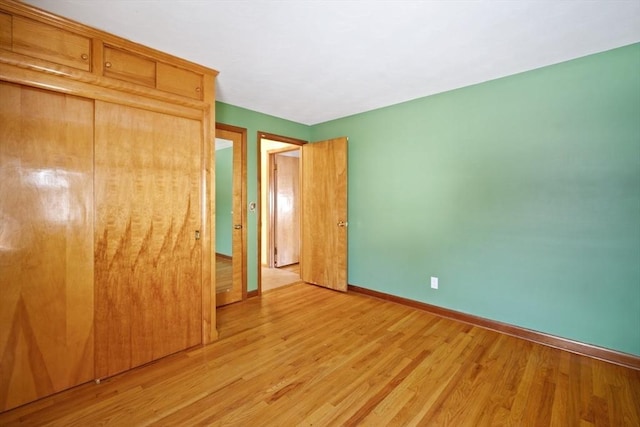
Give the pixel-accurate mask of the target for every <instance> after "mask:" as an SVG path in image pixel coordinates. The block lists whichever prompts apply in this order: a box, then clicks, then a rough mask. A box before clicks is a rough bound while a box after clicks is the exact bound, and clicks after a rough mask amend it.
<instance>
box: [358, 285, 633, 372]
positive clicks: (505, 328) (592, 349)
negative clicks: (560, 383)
mask: <svg viewBox="0 0 640 427" xmlns="http://www.w3.org/2000/svg"><path fill="white" fill-rule="evenodd" d="M348 290H349V291H351V292H354V293H358V294H362V295H367V296H370V297H373V298H378V299H382V300H385V301H390V302H394V303H397V304H402V305H405V306H408V307H413V308H417V309H419V310H424V311H427V312H429V313H431V314H435V315H437V316H441V317H446V318H448V319H452V320H457V321H459V322H463V323H468V324H470V325H473V326H479V327H481V328H485V329H490V330H492V331H496V332H500V333H503V334H506V335H511V336H513V337H516V338H521V339H524V340H527V341H531V342H534V343H537V344H542V345H546V346H549V347H554V348H558V349H560V350H566V351H569V352H571V353H576V354H580V355H582V356H587V357H591V358H593V359H598V360H602V361H605V362H609V363H614V364H616V365H620V366H624V367H627V368H632V369H636V370H640V356H635V355H633V354H628V353H622V352H619V351H616V350H611V349H608V348H603V347H598V346H596V345H592V344H586V343H582V342H579V341H574V340H570V339H567V338H562V337H558V336H555V335H551V334H545V333H543V332H538V331H533V330H531V329H526V328H522V327H520V326H515V325H511V324H508V323H502V322H498V321H495V320H491V319H486V318H484V317H479V316H474V315H472V314H467V313H462V312H459V311H455V310H451V309H448V308H444V307H438V306H436V305H432V304H427V303H424V302H420V301H415V300H411V299H408V298H402V297H399V296H395V295H391V294H386V293H384V292H378V291H374V290H371V289H366V288H362V287H360V286H354V285H349V286H348Z"/></svg>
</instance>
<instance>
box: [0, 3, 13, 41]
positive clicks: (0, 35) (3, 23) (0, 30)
mask: <svg viewBox="0 0 640 427" xmlns="http://www.w3.org/2000/svg"><path fill="white" fill-rule="evenodd" d="M0 48H2V49H11V15H7V14H6V13H2V12H0Z"/></svg>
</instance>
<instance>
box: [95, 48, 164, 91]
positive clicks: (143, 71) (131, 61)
mask: <svg viewBox="0 0 640 427" xmlns="http://www.w3.org/2000/svg"><path fill="white" fill-rule="evenodd" d="M103 69H104V75H105V76H107V77H113V78H115V79H119V80H125V81H127V82H131V83H137V84H139V85H144V86H149V87H154V86H155V85H156V61H154V60H152V59H149V58H145V57H144V56H140V55H136V54H134V53H131V52H127V51H124V50H121V49H116V48H113V47H110V46H105V47H104V64H103Z"/></svg>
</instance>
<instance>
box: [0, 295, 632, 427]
mask: <svg viewBox="0 0 640 427" xmlns="http://www.w3.org/2000/svg"><path fill="white" fill-rule="evenodd" d="M218 322H219V332H220V339H219V341H217V342H215V343H213V344H212V345H209V346H207V347H201V348H195V349H191V350H189V351H185V352H181V353H178V354H175V355H173V356H169V357H167V358H165V359H163V360H160V361H158V362H155V363H153V364H150V365H147V366H144V367H141V368H138V369H135V370H133V371H130V372H127V373H124V374H122V375H119V376H116V377H113V378H111V379H108V380H105V381H103V382H102V383H101V384H94V383H90V384H85V385H82V386H79V387H76V388H74V389H71V390H68V391H66V392H62V393H59V394H57V395H55V396H51V397H49V398H45V399H42V400H40V401H37V402H35V403H32V404H29V405H26V406H23V407H20V408H17V409H15V410H13V411H10V412H6V413H4V414H0V425H3V426H5V425H14V424H21V423H23V424H29V425H78V426H88V425H97V424H100V425H126V426H135V425H163V426H181V425H238V426H293V425H305V426H311V425H313V426H343V425H344V426H355V425H371V426H385V425H390V426H413V425H424V426H441V425H451V426H547V425H557V426H592V425H595V426H639V425H640V413H639V412H640V410H639V406H640V405H639V403H640V371H635V370H632V369H628V368H623V367H620V366H616V365H612V364H608V363H606V362H601V361H598V360H594V359H589V358H587V357H584V356H579V355H575V354H571V353H567V352H564V351H561V350H557V349H553V348H549V347H544V346H542V345H539V344H534V343H531V342H528V341H524V340H520V339H517V338H513V337H510V336H507V335H502V334H499V333H496V332H492V331H488V330H484V329H480V328H478V327H473V326H470V325H467V324H463V323H459V322H456V321H453V320H448V319H444V318H439V317H437V316H434V315H431V314H429V313H426V312H422V311H419V310H416V309H413V308H409V307H405V306H402V305H397V304H394V303H391V302H387V301H381V300H377V299H374V298H370V297H367V296H363V295H358V294H349V293H348V294H341V293H338V292H334V291H330V290H326V289H322V288H318V287H315V286H311V285H306V284H302V283H300V284H295V285H291V286H287V287H283V288H280V289H276V290H273V291H270V292H268V293H266V294H264V295H263V296H262V297H259V298H251V299H249V300H246V301H244V302H241V303H238V304H232V305H229V306H226V307H223V308H220V309H219V310H218Z"/></svg>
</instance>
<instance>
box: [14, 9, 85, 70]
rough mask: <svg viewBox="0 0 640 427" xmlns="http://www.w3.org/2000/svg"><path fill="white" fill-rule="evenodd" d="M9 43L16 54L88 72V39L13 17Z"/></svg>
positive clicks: (40, 23)
mask: <svg viewBox="0 0 640 427" xmlns="http://www.w3.org/2000/svg"><path fill="white" fill-rule="evenodd" d="M12 44H13V51H14V52H16V53H22V54H24V55H28V56H33V57H35V58H40V59H44V60H47V61H51V62H55V63H57V64H62V65H67V66H69V67H73V68H78V69H80V70H84V71H90V70H91V39H90V38H88V37H84V36H81V35H78V34H75V33H72V32H69V31H66V30H63V29H61V28H56V27H53V26H51V25H47V24H43V23H42V22H38V21H33V20H31V19H27V18H23V17H21V16H14V17H13V41H12Z"/></svg>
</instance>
